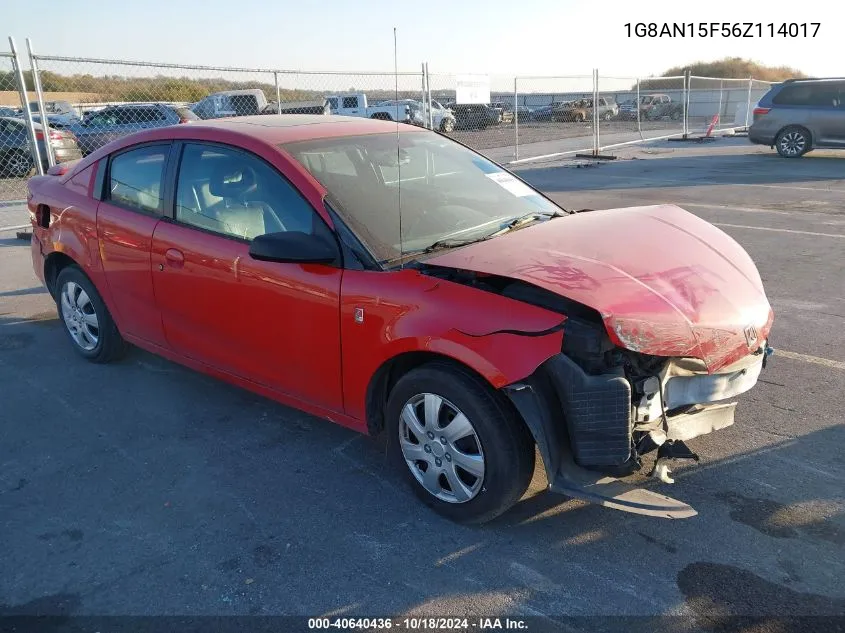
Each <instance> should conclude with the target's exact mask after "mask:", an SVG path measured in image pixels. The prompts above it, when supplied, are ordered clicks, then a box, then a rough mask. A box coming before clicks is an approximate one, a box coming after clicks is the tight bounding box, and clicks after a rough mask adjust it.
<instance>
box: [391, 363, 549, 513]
mask: <svg viewBox="0 0 845 633" xmlns="http://www.w3.org/2000/svg"><path fill="white" fill-rule="evenodd" d="M386 412H387V418H386V419H387V421H388V423H387V433H388V442H387V450H388V455H389V458H390V460H391V461H392V462H393V463H394V465H395V466H396V468H398V469H399V470H401V471H402V472H403V473H404V476H405V478H406V479H407V481H408V482H409V484H410V485H411V487H412V489H413V491H414V493H415V494H416V495H417V496H418V497H419V498H420V499H421V500H422V501H423V503H425V504H426V505H427V506H429V507H431V508H432V509H434V510H435V511H436V512H438V513H439V514H442V515H443V516H446V517H448V518H449V519H452V520H453V521H457V522H461V523H484V522H486V521H490V520H491V519H494V518H495V517H497V516H499V515H500V514H502V513H503V512H505V511H507V510H508V509H509V508H510V507H511V506H513V505H514V504H515V503H516V502H517V501H519V499H520V497H521V496H522V495H523V493H525V491H526V489H527V488H528V485H529V483H530V482H531V477H532V475H533V473H534V444H533V440H532V438H531V434H530V432H529V431H528V429H527V428H526V427H525V425H524V424H523V422H522V421H521V420H520V419H519V418H518V417H517V414H516V413H515V412H514V411H513V410H512V409H511V408H510V406H509V405H508V403H507V401H505V400H504V399H503V398H502V397H501V395H500V394H498V393H496V392H495V391H493V390H492V389H491V388H490V387H489V385H487V384H486V383H484V382H483V381H482V380H481V379H479V378H478V377H476V376H475V375H473V374H471V373H470V372H469V371H467V370H464V369H462V368H460V367H457V366H455V365H452V364H450V363H445V362H434V363H429V364H426V365H423V366H422V367H418V368H417V369H413V370H411V371H410V372H408V373H407V374H405V375H404V376H402V378H400V379H399V381H398V382H397V383H396V385H395V386H394V388H393V390H392V391H391V392H390V396H389V398H388V402H387V411H386Z"/></svg>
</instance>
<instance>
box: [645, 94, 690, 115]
mask: <svg viewBox="0 0 845 633" xmlns="http://www.w3.org/2000/svg"><path fill="white" fill-rule="evenodd" d="M640 118H641V119H646V120H651V121H653V120H657V119H670V120H672V121H680V120H681V119H682V118H684V106H683V104H682V103H680V102H678V101H673V100H672V97H670V96H669V95H667V94H651V95H642V96H641V97H640Z"/></svg>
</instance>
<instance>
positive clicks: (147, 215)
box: [97, 143, 171, 346]
mask: <svg viewBox="0 0 845 633" xmlns="http://www.w3.org/2000/svg"><path fill="white" fill-rule="evenodd" d="M170 149H171V144H170V143H150V144H144V145H134V146H130V147H129V148H127V149H124V150H122V151H120V152H117V153H115V154H112V155H111V156H109V157H108V158H107V159H103V161H102V162H101V163H100V169H104V176H103V179H102V180H103V184H104V186H103V188H102V191H99V192H97V193H98V194H99V196H100V198H101V201H100V204H99V205H98V207H97V241H98V243H99V250H100V257H101V259H102V263H103V271H104V273H105V277H106V283H107V284H108V286H109V291H110V293H111V296H112V299H113V302H114V307H115V309H116V310H117V312H118V315H119V318H120V323H121V325H122V330H123V334H126V335H129V336H134V337H137V338H139V339H143V340H144V341H146V342H148V343H153V344H155V345H159V346H166V344H167V343H166V340H165V337H164V330H163V328H162V324H161V314H160V312H159V309H158V306H157V305H156V299H155V295H154V293H153V280H152V271H151V269H150V266H151V264H150V249H151V245H152V239H153V232H154V231H155V227H156V225H157V224H158V223H159V221H160V220H161V217H162V214H163V212H164V208H165V204H164V200H165V197H166V193H165V187H164V183H165V173H166V169H167V164H168V161H169V160H170Z"/></svg>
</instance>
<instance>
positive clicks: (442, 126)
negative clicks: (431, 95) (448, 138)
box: [431, 99, 456, 132]
mask: <svg viewBox="0 0 845 633" xmlns="http://www.w3.org/2000/svg"><path fill="white" fill-rule="evenodd" d="M431 112H432V116H433V117H434V118H435V120H439V121H440V123H438V124H435V129H437V130H440V131H441V132H451V131H452V130H454V129H455V125H456V119H455V115H454V113H453V112H452V111H451V110H450V109H449V108H447V107H446V106H444V105H443V104H442V103H441V102H440V101H438V100H436V99H432V100H431Z"/></svg>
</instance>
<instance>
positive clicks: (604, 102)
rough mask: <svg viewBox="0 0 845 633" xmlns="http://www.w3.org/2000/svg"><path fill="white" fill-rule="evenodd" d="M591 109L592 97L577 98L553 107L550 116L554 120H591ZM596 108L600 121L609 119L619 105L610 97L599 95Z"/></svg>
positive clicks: (616, 112) (615, 112)
mask: <svg viewBox="0 0 845 633" xmlns="http://www.w3.org/2000/svg"><path fill="white" fill-rule="evenodd" d="M593 109H594V108H593V99H592V98H585V99H577V100H575V101H570V102H569V103H567V104H565V105H562V106H560V107H559V108H557V109H555V110H554V111H553V113H552V118H553V119H554V120H555V121H574V122H576V123H583V122H584V121H592V120H593ZM597 109H598V117H599V120H601V121H610V120H611V119H613V118H614V117H615V116H616V115H617V114H618V112H619V106H618V105H617V104H616V101H614V100H613V99H612V98H611V97H599V99H598V106H597Z"/></svg>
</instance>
